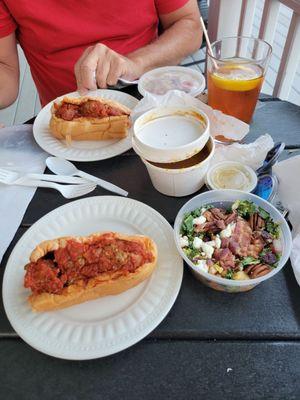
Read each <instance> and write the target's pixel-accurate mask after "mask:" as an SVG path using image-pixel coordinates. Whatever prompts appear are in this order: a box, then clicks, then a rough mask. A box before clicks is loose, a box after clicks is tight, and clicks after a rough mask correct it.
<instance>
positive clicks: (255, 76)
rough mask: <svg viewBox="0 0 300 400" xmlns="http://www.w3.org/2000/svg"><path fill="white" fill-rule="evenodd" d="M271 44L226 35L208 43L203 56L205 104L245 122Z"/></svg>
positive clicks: (260, 80)
mask: <svg viewBox="0 0 300 400" xmlns="http://www.w3.org/2000/svg"><path fill="white" fill-rule="evenodd" d="M271 54H272V47H271V46H270V45H269V44H268V43H267V42H265V41H263V40H260V39H255V38H252V37H244V36H236V37H228V38H224V39H222V40H219V41H217V42H214V43H213V44H212V54H211V53H210V52H208V56H207V85H208V104H209V105H210V106H211V107H212V108H214V109H217V110H220V111H222V112H224V113H225V114H228V115H232V116H234V117H236V118H238V119H240V120H242V121H244V122H247V123H249V122H250V121H251V119H252V115H253V112H254V109H255V105H256V103H257V99H258V95H259V93H260V90H261V87H262V84H263V80H264V76H265V73H266V69H267V66H268V62H269V59H270V56H271Z"/></svg>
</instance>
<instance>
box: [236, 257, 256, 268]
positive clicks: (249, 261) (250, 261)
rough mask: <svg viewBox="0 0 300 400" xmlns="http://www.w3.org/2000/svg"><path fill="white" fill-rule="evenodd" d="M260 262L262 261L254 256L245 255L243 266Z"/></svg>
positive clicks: (242, 261)
mask: <svg viewBox="0 0 300 400" xmlns="http://www.w3.org/2000/svg"><path fill="white" fill-rule="evenodd" d="M259 263H260V261H259V260H258V259H257V258H254V257H244V258H243V259H242V260H241V264H242V266H243V267H245V266H246V265H255V264H259Z"/></svg>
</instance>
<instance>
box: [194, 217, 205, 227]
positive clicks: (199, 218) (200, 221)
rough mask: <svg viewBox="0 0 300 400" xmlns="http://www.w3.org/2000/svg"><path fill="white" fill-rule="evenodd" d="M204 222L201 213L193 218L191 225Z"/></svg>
mask: <svg viewBox="0 0 300 400" xmlns="http://www.w3.org/2000/svg"><path fill="white" fill-rule="evenodd" d="M205 222H206V218H205V217H204V216H203V215H201V216H200V217H197V218H194V219H193V225H201V224H204V223H205Z"/></svg>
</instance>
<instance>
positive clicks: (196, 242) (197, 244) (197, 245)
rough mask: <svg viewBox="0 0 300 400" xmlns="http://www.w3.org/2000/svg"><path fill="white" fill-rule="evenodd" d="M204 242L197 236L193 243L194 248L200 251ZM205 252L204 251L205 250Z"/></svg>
mask: <svg viewBox="0 0 300 400" xmlns="http://www.w3.org/2000/svg"><path fill="white" fill-rule="evenodd" d="M202 243H203V240H202V239H200V238H198V237H197V236H196V237H195V238H194V241H193V247H194V249H200V247H201V246H202ZM203 251H204V250H203Z"/></svg>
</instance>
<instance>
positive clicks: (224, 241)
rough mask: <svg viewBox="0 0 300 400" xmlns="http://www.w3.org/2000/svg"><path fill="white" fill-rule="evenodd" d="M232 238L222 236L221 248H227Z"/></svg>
mask: <svg viewBox="0 0 300 400" xmlns="http://www.w3.org/2000/svg"><path fill="white" fill-rule="evenodd" d="M229 242H230V238H222V239H221V248H222V249H225V248H227V247H228V246H229Z"/></svg>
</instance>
